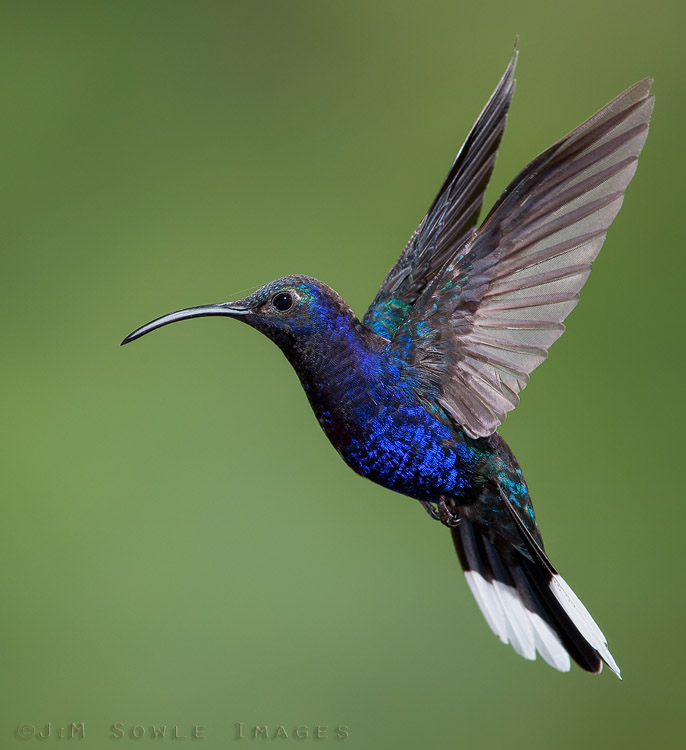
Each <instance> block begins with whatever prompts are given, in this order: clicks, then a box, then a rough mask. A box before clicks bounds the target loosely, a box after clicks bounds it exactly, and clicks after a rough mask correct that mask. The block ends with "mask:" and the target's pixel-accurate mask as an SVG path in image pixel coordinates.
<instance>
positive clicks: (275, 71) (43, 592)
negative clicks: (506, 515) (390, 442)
mask: <svg viewBox="0 0 686 750" xmlns="http://www.w3.org/2000/svg"><path fill="white" fill-rule="evenodd" d="M683 7H684V6H683V3H678V2H676V1H675V2H661V1H658V2H652V3H638V2H614V1H613V2H605V3H602V4H599V3H597V2H596V1H592V0H581V1H580V2H575V3H573V4H557V3H549V2H541V1H540V0H527V1H525V2H518V3H513V2H504V1H503V0H498V1H497V2H496V3H490V4H474V3H468V4H467V3H459V2H433V1H429V2H423V3H415V2H392V3H391V2H370V1H369V0H364V1H362V0H359V1H358V0H346V2H338V3H334V2H314V1H313V0H308V1H304V0H288V1H287V2H275V1H272V2H269V1H266V0H265V1H262V2H255V1H254V0H253V1H252V2H206V1H204V2H171V1H169V0H164V1H162V0H157V1H155V2H150V1H148V2H93V1H92V0H91V1H89V2H7V1H6V0H5V1H4V2H2V3H1V4H0V70H2V74H1V77H2V102H3V115H2V118H0V136H1V137H0V143H1V146H0V148H1V149H2V155H1V159H0V162H1V163H2V177H1V178H0V179H1V185H2V187H1V191H2V195H1V201H0V205H1V206H2V209H1V210H2V214H3V217H2V221H1V222H0V234H1V235H2V249H3V252H2V266H3V271H2V282H1V283H2V295H1V296H0V304H1V305H2V320H3V321H4V324H3V326H2V337H3V343H2V347H3V355H2V368H3V381H4V384H3V389H4V396H5V398H4V406H3V413H4V418H3V422H4V424H5V429H4V430H3V431H2V432H3V435H2V440H3V446H2V459H3V469H2V472H1V474H2V497H3V523H2V543H1V545H0V549H1V550H2V558H3V559H2V565H1V573H0V575H1V581H0V592H1V594H0V595H1V597H2V602H3V604H2V612H3V614H2V617H0V642H1V643H2V648H1V650H0V653H1V654H2V658H1V665H2V666H1V672H2V692H1V693H0V715H1V718H2V721H1V724H0V738H1V739H0V745H2V746H3V747H9V746H14V745H16V744H18V743H20V740H19V739H18V738H17V729H18V727H20V725H24V724H29V725H33V726H35V727H36V729H37V730H40V731H45V728H46V723H47V722H51V731H52V737H51V739H54V738H55V735H56V734H57V733H58V732H59V728H60V727H66V728H67V730H68V728H69V726H70V724H71V722H77V723H80V722H84V723H85V727H86V740H85V742H84V744H87V745H89V746H91V747H104V746H111V745H112V743H113V742H115V740H114V739H111V737H112V736H113V735H115V734H116V736H118V734H117V733H116V732H112V730H111V726H112V724H113V723H114V722H121V726H122V727H123V731H124V732H127V734H126V736H125V737H124V738H123V739H122V740H120V742H122V743H123V744H126V745H130V744H131V743H132V742H134V740H133V739H132V738H131V735H130V734H129V732H130V730H131V728H132V727H134V726H136V725H141V726H143V727H145V728H146V733H147V734H146V741H144V742H143V744H147V738H148V737H149V734H150V728H151V726H152V725H153V724H156V725H158V726H160V725H162V724H166V725H168V730H167V731H168V734H169V732H172V731H173V730H172V728H173V726H174V725H178V727H179V729H178V734H182V735H186V736H190V734H191V727H192V726H193V725H196V724H198V725H205V726H207V729H206V730H205V734H206V738H205V739H204V740H202V743H204V744H203V746H207V747H217V748H219V747H227V746H230V745H231V744H232V743H233V742H234V736H235V726H234V725H235V723H236V722H244V724H245V730H244V731H245V732H246V733H247V734H249V733H250V731H251V727H253V726H254V725H256V724H257V725H260V726H264V725H268V727H269V733H270V735H271V736H273V735H274V734H275V733H276V731H277V729H278V727H279V726H280V725H283V726H284V727H285V731H286V733H287V734H288V735H289V738H290V739H289V740H288V742H290V743H291V744H293V743H295V744H297V743H298V740H296V739H293V737H294V729H295V727H296V726H299V725H305V726H308V727H309V732H310V734H309V737H308V739H307V740H306V741H305V740H303V741H300V742H301V744H302V743H304V744H306V745H310V744H317V743H318V744H321V743H322V742H325V743H326V745H341V744H342V745H343V746H344V747H351V748H352V747H354V748H365V749H366V748H380V747H382V748H385V747H388V748H418V747H432V748H451V747H458V746H459V747H465V748H494V747H499V746H507V747H509V748H525V747H526V748H550V747H555V748H577V747H580V746H583V747H586V748H608V747H622V748H645V747H651V748H672V747H678V746H681V727H682V721H683V720H682V715H681V709H682V705H683V699H684V692H683V682H682V678H681V677H680V676H679V667H680V666H681V663H682V662H683V655H682V651H683V646H682V642H683V630H684V627H685V625H686V622H685V617H684V606H683V567H684V566H683V552H682V538H683V524H684V520H685V519H684V512H683V505H682V500H681V498H682V490H681V483H680V482H679V484H677V482H678V479H679V476H680V475H679V469H678V466H679V459H681V442H680V435H679V433H678V432H677V431H678V429H679V427H678V425H679V422H680V421H681V418H682V416H683V415H682V414H681V401H682V398H683V397H682V391H683V388H682V380H683V370H682V364H683V352H682V346H681V344H682V338H683V335H682V333H681V330H680V328H678V327H677V322H679V321H680V320H681V318H682V315H683V312H682V297H683V293H682V291H681V290H682V286H683V282H682V275H683V273H684V269H685V264H684V253H683V249H682V244H683V241H682V239H681V233H680V232H678V230H677V222H678V221H679V220H680V219H681V217H682V214H683V207H682V205H681V204H682V196H683V188H682V178H681V174H682V169H681V168H680V167H682V162H683V159H682V152H683V146H682V129H683V122H684V96H683V62H684V61H683V55H682V46H681V44H682V31H683V23H684V10H683ZM515 34H519V36H520V49H521V56H520V61H519V67H518V71H517V78H518V81H519V83H518V88H517V94H516V97H515V102H514V106H513V109H512V116H511V118H510V123H509V125H508V132H507V134H506V136H505V140H504V144H503V148H502V149H501V154H500V157H499V163H498V166H497V171H496V175H495V177H494V180H493V184H492V187H491V190H490V191H489V200H488V202H489V203H490V202H492V201H493V200H494V199H495V197H497V194H498V192H499V191H500V190H502V189H503V188H504V186H505V185H506V184H507V182H508V181H509V179H510V178H511V177H512V176H514V174H515V173H516V172H517V171H518V170H519V169H520V168H521V167H523V166H524V165H525V164H526V162H527V161H528V160H529V159H531V158H532V157H533V156H535V155H536V154H537V153H538V152H540V151H541V150H543V149H544V148H546V147H547V146H548V145H550V143H552V142H553V141H554V140H556V139H557V138H558V137H560V136H562V135H563V134H564V133H566V132H567V131H569V130H571V129H572V128H573V127H574V126H576V125H577V124H578V123H579V122H580V121H581V120H583V119H585V118H586V117H587V116H589V115H590V114H592V113H593V112H594V111H595V110H597V109H598V108H600V107H601V106H602V105H604V104H605V103H606V102H607V101H609V100H610V99H611V98H612V97H614V96H615V95H616V94H618V93H619V92H620V91H621V90H623V89H624V88H625V87H627V86H629V85H630V84H632V83H634V82H635V81H636V80H638V79H640V78H642V77H644V76H646V75H652V76H653V77H654V78H655V80H656V83H655V88H654V90H655V93H656V94H657V106H656V111H655V117H654V121H653V125H652V127H651V134H650V137H649V139H648V143H647V146H646V148H645V151H644V154H643V156H642V159H641V164H640V167H639V170H638V173H637V176H636V179H635V181H634V183H633V184H632V185H631V186H630V188H629V190H628V194H627V199H626V201H625V203H624V208H623V210H622V212H621V213H620V215H619V217H618V220H617V222H616V225H615V226H613V227H612V229H611V231H610V233H609V236H608V240H607V242H606V245H605V248H604V250H603V253H602V255H601V257H600V259H599V260H598V262H597V264H596V267H595V271H594V273H593V275H592V278H591V280H590V282H589V283H588V285H587V287H586V288H585V289H584V291H583V294H582V303H581V305H580V306H579V308H578V309H577V310H576V311H575V312H574V314H573V315H572V316H571V319H570V320H569V321H568V329H569V330H568V333H567V334H566V336H564V337H563V339H562V340H561V341H560V342H559V343H558V344H556V345H555V347H554V348H553V353H552V356H551V358H550V360H549V362H547V363H546V364H545V365H544V366H543V367H541V369H540V370H539V371H538V372H536V373H535V375H534V376H533V378H532V380H533V383H532V385H531V386H530V388H529V389H527V391H526V392H525V393H524V395H523V398H522V404H521V407H520V408H519V409H517V410H516V412H515V413H514V414H513V415H511V416H510V417H509V419H508V421H507V423H506V425H505V427H504V429H503V433H504V435H505V436H506V438H507V439H508V440H509V441H510V443H511V445H512V447H513V449H514V451H515V453H516V454H517V455H518V457H519V460H520V462H521V463H522V466H523V467H524V471H525V474H526V477H527V479H528V482H529V484H530V487H531V490H532V493H533V498H534V501H535V504H536V509H537V511H538V516H539V520H540V523H541V526H542V529H543V532H544V536H545V539H546V544H547V548H548V551H549V553H550V554H551V557H552V559H553V561H554V562H555V563H556V565H557V566H558V567H559V569H560V570H561V571H562V573H563V574H564V575H565V577H566V578H567V580H568V581H569V582H570V584H571V585H572V586H573V587H574V588H575V590H576V591H577V592H578V594H579V595H580V597H581V598H582V599H583V600H584V602H585V603H586V604H587V605H588V607H589V609H590V610H591V612H592V613H593V614H594V615H595V617H596V618H597V619H598V621H599V622H600V624H601V626H602V627H603V629H604V630H605V632H606V633H607V634H608V635H609V638H610V646H611V648H612V651H613V653H614V655H615V656H616V658H617V660H618V662H619V663H620V665H621V667H622V669H623V674H624V681H623V682H620V681H618V680H617V679H615V678H614V676H613V675H612V674H611V673H609V672H605V673H603V675H602V676H600V677H592V676H589V675H587V674H585V673H583V672H581V670H579V669H577V668H573V670H572V672H571V673H570V674H566V675H563V674H559V673H557V672H555V671H553V670H552V669H550V668H549V667H547V666H546V665H545V664H544V663H542V662H541V661H540V660H539V661H537V662H535V663H527V662H526V661H524V660H522V659H521V658H519V657H518V656H516V655H515V654H514V652H513V651H512V649H511V648H509V647H505V646H502V645H500V644H499V643H498V641H497V640H496V639H495V638H494V637H493V635H492V634H491V633H490V631H489V629H488V627H487V626H486V623H485V622H484V620H483V618H482V617H481V614H480V613H479V611H478V609H477V607H476V605H475V603H474V601H473V600H472V598H471V595H470V593H469V590H468V589H467V586H466V585H465V584H464V581H463V577H462V574H461V573H460V569H459V565H458V562H457V560H456V558H455V553H454V551H453V549H452V546H451V543H450V539H449V537H448V535H447V533H446V532H445V530H444V529H443V528H442V527H441V526H440V525H439V524H436V523H430V522H429V519H428V518H427V517H426V515H425V513H424V512H423V510H422V509H421V508H420V507H419V506H418V505H417V503H415V502H413V501H410V500H408V499H406V498H403V497H400V496H398V495H394V494H392V493H390V492H388V491H385V490H383V489H381V488H379V487H376V486H375V485H372V484H371V483H369V482H366V481H364V480H362V479H360V478H358V477H357V476H355V475H354V474H353V473H352V472H351V471H350V470H348V469H347V468H346V467H345V466H344V464H343V463H342V462H341V461H340V459H339V458H338V456H337V455H336V454H335V452H334V451H333V449H332V448H331V447H330V445H329V444H328V442H327V441H326V440H325V438H324V437H323V435H322V434H321V433H320V430H319V427H318V425H317V423H316V421H315V419H314V418H313V416H312V414H311V412H310V410H309V408H308V405H307V402H306V399H305V397H304V395H303V393H302V392H301V389H300V386H299V384H298V381H297V379H296V377H295V375H294V374H293V373H292V372H291V370H290V367H289V366H288V364H287V362H286V360H285V359H284V358H283V357H282V355H281V354H280V353H279V352H278V351H277V349H276V348H275V347H274V346H273V345H272V344H271V343H269V342H268V341H267V340H266V339H264V338H263V337H261V336H259V335H258V334H257V333H255V332H254V331H251V330H250V329H248V328H247V327H245V326H240V325H237V324H234V323H231V322H229V321H226V320H219V319H206V320H203V321H193V322H191V323H184V324H181V325H178V326H172V327H169V328H165V329H164V330H162V331H159V332H157V333H155V334H154V335H151V336H150V337H148V338H146V339H145V340H143V341H141V342H138V343H136V344H134V345H132V346H130V347H127V348H126V349H120V348H119V341H120V340H121V339H122V338H123V336H124V335H125V334H127V333H128V332H129V331H131V330H132V329H133V328H135V327H137V326H138V325H140V324H142V323H144V322H146V321H148V320H150V319H151V318H154V317H156V316H158V315H161V314H163V313H165V312H168V311H170V310H174V309H177V308H179V307H185V306H189V305H196V304H201V303H205V302H212V301H223V300H227V299H231V298H235V297H237V296H242V295H243V294H244V293H245V292H246V291H247V290H252V289H254V288H255V287H257V286H258V285H261V284H262V283H265V282H267V281H269V280H271V279H273V278H276V277H278V276H280V275H283V274H286V273H295V272H298V273H307V274H310V275H313V276H317V277H319V278H321V279H323V280H325V281H326V282H328V283H329V284H330V285H332V286H333V287H334V288H335V289H337V290H338V291H339V292H340V293H341V294H342V295H343V296H344V297H345V298H346V299H347V300H348V301H349V302H350V303H351V304H352V306H353V308H354V309H355V310H356V311H357V312H358V313H359V314H362V312H363V311H364V309H365V307H366V305H367V304H368V302H369V301H370V300H371V299H372V297H373V295H374V293H375V291H376V289H377V287H378V285H379V283H380V282H381V280H382V278H383V276H384V275H385V273H386V271H387V269H388V268H389V267H390V266H391V264H392V263H393V262H394V260H395V258H396V257H397V255H398V254H399V252H400V251H401V249H402V248H403V246H404V243H405V241H406V239H407V238H408V237H409V235H410V233H411V232H412V230H413V229H414V227H415V225H416V224H417V222H418V221H419V219H420V218H421V216H422V214H423V211H424V210H425V209H426V207H427V206H428V204H429V202H430V201H431V199H432V197H433V195H434V192H435V190H436V189H437V187H438V186H439V184H440V182H441V180H442V178H443V177H444V175H445V173H446V171H447V169H448V167H449V165H450V163H451V160H452V158H453V156H454V153H455V152H456V150H457V148H458V147H459V145H460V143H461V142H462V139H463V137H464V136H465V135H466V133H467V131H468V128H469V127H470V126H471V124H472V123H473V121H474V119H475V117H476V115H477V114H478V112H479V111H480V109H481V107H482V106H483V104H484V102H485V100H486V98H487V97H488V95H489V94H490V92H491V91H492V89H493V87H494V86H495V84H496V82H497V80H498V78H499V76H500V74H501V73H502V71H503V69H504V67H505V64H506V62H507V60H508V58H509V55H510V50H511V47H512V43H513V39H514V37H515ZM677 451H679V453H678V454H677ZM317 725H321V726H328V727H329V730H328V734H329V739H327V740H319V741H317V740H315V739H313V737H314V734H315V732H316V730H315V727H316V726H317ZM338 725H345V726H347V727H348V728H349V729H348V732H349V736H348V738H347V739H345V740H340V739H336V738H335V735H336V731H335V727H336V726H338ZM20 731H25V732H27V733H30V731H31V730H30V729H25V730H20ZM136 731H137V732H139V733H140V730H136ZM320 733H323V730H320ZM167 739H169V737H167ZM190 741H191V740H190V739H189V740H188V742H190ZM272 741H273V742H274V744H276V743H277V740H270V744H271V743H272ZM34 742H38V740H37V739H35V738H34V739H33V740H30V741H29V744H31V743H34ZM198 742H200V741H198ZM254 742H258V740H254Z"/></svg>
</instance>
